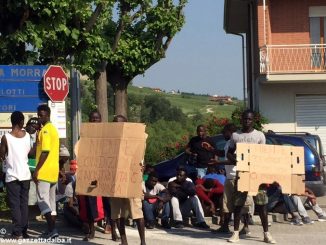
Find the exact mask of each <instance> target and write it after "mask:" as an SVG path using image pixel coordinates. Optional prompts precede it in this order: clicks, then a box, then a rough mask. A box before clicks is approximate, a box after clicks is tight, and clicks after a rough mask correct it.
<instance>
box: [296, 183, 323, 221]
mask: <svg viewBox="0 0 326 245" xmlns="http://www.w3.org/2000/svg"><path fill="white" fill-rule="evenodd" d="M291 198H292V200H293V202H294V205H295V206H296V208H297V209H298V212H299V214H300V216H301V217H302V222H303V223H304V224H313V223H314V221H312V220H311V219H310V217H309V215H308V213H307V211H306V209H305V206H304V205H308V206H309V207H310V208H311V209H312V210H313V211H314V213H315V214H316V215H317V217H318V221H320V222H325V221H326V213H325V212H324V211H323V210H322V209H321V208H320V207H319V205H318V203H317V198H316V196H315V194H314V193H313V191H312V190H311V189H309V188H308V187H306V188H305V195H304V196H300V197H299V196H297V195H292V196H291Z"/></svg>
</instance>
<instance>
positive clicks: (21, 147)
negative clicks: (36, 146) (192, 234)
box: [5, 132, 31, 182]
mask: <svg viewBox="0 0 326 245" xmlns="http://www.w3.org/2000/svg"><path fill="white" fill-rule="evenodd" d="M5 135H6V140H7V147H8V155H7V157H6V160H5V162H6V166H5V172H6V182H11V181H15V180H18V181H24V180H30V179H31V172H30V171H29V166H28V153H29V151H30V150H31V143H30V140H31V137H30V135H29V133H27V132H26V134H25V136H24V137H22V138H17V137H15V136H13V135H11V134H10V133H6V134H5Z"/></svg>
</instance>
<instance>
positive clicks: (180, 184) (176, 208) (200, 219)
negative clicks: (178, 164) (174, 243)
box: [168, 168, 209, 228]
mask: <svg viewBox="0 0 326 245" xmlns="http://www.w3.org/2000/svg"><path fill="white" fill-rule="evenodd" d="M186 178H187V172H186V169H184V168H179V169H178V172H177V176H176V179H175V180H174V181H171V182H169V183H168V190H169V192H170V194H171V195H172V199H171V205H172V211H173V219H174V222H175V227H176V228H183V218H184V217H189V216H190V211H191V210H192V211H193V212H194V214H195V215H196V221H197V222H196V223H195V224H194V226H196V227H199V228H209V226H208V225H207V224H206V222H205V219H204V216H203V214H202V211H201V210H202V206H201V203H200V201H199V199H198V198H197V197H196V189H195V185H194V184H193V183H192V182H190V181H187V180H186ZM200 209H201V210H200Z"/></svg>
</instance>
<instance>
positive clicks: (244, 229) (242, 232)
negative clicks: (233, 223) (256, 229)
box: [239, 226, 251, 236]
mask: <svg viewBox="0 0 326 245" xmlns="http://www.w3.org/2000/svg"><path fill="white" fill-rule="evenodd" d="M250 234H251V232H250V230H249V228H248V227H245V226H244V227H243V228H242V229H241V231H240V232H239V235H246V236H248V235H250Z"/></svg>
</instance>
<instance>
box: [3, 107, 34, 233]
mask: <svg viewBox="0 0 326 245" xmlns="http://www.w3.org/2000/svg"><path fill="white" fill-rule="evenodd" d="M10 119H11V125H12V130H11V132H10V133H6V134H5V135H4V136H2V139H1V146H0V160H1V161H3V162H4V163H5V165H6V166H5V169H6V179H5V182H6V188H7V194H8V199H9V204H10V209H11V214H12V223H13V231H12V234H11V235H12V238H14V239H22V238H29V236H28V234H27V226H28V192H29V187H30V180H31V173H30V171H29V167H28V153H29V151H30V150H31V144H30V135H29V134H28V133H27V132H26V131H25V130H23V126H24V115H23V113H21V112H20V111H14V112H13V113H12V114H11V117H10Z"/></svg>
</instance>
